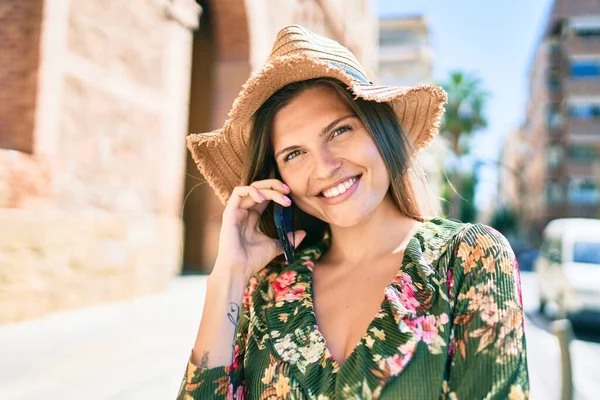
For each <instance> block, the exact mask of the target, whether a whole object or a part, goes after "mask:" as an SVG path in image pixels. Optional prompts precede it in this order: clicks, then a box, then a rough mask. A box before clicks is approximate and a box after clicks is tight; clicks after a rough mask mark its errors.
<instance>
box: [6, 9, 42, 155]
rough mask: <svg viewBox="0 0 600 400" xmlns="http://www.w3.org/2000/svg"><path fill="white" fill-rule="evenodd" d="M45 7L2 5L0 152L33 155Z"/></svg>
mask: <svg viewBox="0 0 600 400" xmlns="http://www.w3.org/2000/svg"><path fill="white" fill-rule="evenodd" d="M42 3H43V1H42V0H4V1H1V2H0V104H2V107H0V148H4V149H12V150H19V151H24V152H31V151H32V147H33V126H34V116H35V103H36V91H37V72H38V63H39V53H40V51H39V43H40V27H41V19H42Z"/></svg>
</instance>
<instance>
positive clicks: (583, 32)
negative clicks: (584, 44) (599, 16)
mask: <svg viewBox="0 0 600 400" xmlns="http://www.w3.org/2000/svg"><path fill="white" fill-rule="evenodd" d="M575 34H576V35H577V36H580V37H584V38H593V37H596V38H597V37H600V27H595V26H588V27H585V28H583V27H580V28H577V29H576V30H575Z"/></svg>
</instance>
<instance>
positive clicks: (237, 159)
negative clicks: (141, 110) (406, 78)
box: [187, 25, 447, 204]
mask: <svg viewBox="0 0 600 400" xmlns="http://www.w3.org/2000/svg"><path fill="white" fill-rule="evenodd" d="M321 77H331V78H336V79H338V80H340V81H342V82H343V83H345V84H346V85H347V86H348V88H349V89H350V90H351V91H352V93H354V95H355V96H356V98H358V97H360V98H362V99H365V100H372V101H377V102H389V103H390V104H391V105H392V107H393V109H394V111H395V113H396V115H397V116H398V120H399V122H400V125H401V126H402V129H403V130H404V132H405V134H406V135H407V136H408V138H409V139H410V140H411V142H412V145H413V147H414V149H415V150H416V151H415V153H418V152H419V150H422V149H423V148H425V147H426V146H427V145H428V144H429V143H430V142H431V140H432V139H433V138H434V137H435V136H436V135H437V133H438V128H439V125H440V120H441V118H442V115H443V113H444V104H445V103H446V102H447V96H446V93H445V92H444V90H443V89H441V88H439V87H437V86H432V85H419V86H414V87H408V88H401V87H394V86H378V85H375V84H373V83H372V82H371V81H370V80H369V79H368V78H367V75H366V74H365V72H364V70H363V68H362V66H361V65H360V63H359V62H358V60H357V59H356V57H355V56H354V54H352V53H351V52H350V50H348V49H347V48H345V47H344V46H342V45H340V44H339V43H337V42H336V41H334V40H331V39H327V38H325V37H323V36H319V35H316V34H314V33H313V32H311V31H309V30H307V29H305V28H303V27H301V26H298V25H291V26H288V27H285V28H283V29H282V30H281V31H279V33H278V35H277V39H276V40H275V45H274V46H273V49H272V50H271V54H270V55H269V58H268V59H267V61H266V63H265V64H264V65H263V67H262V68H261V69H260V70H259V71H257V72H256V73H254V74H253V75H252V76H251V77H250V78H249V79H248V81H246V83H245V84H244V86H243V87H242V90H241V92H240V94H239V95H238V97H237V98H236V99H235V101H234V102H233V106H232V108H231V111H230V112H229V118H228V119H227V121H225V125H224V126H223V128H221V129H218V130H216V131H213V132H209V133H203V134H191V135H189V136H188V138H187V147H188V149H189V150H190V152H191V153H192V157H193V158H194V161H195V162H196V165H197V166H198V169H199V170H200V172H201V173H202V175H203V176H204V177H205V178H206V180H207V181H208V183H209V185H210V186H211V187H212V189H213V190H214V191H215V193H216V194H217V196H218V197H219V199H220V200H221V202H222V203H223V204H225V203H226V202H227V200H228V199H229V196H230V195H231V192H232V190H233V188H234V187H235V186H238V185H240V184H241V181H242V172H243V170H244V166H243V163H244V161H245V159H246V152H247V150H248V141H249V137H250V133H251V130H252V123H253V117H254V113H255V112H256V111H257V110H258V108H259V107H260V106H261V105H262V104H263V103H264V102H265V101H266V100H267V99H268V98H269V97H270V96H271V95H273V94H274V93H275V92H277V90H279V89H281V88H282V87H284V86H286V85H288V84H290V83H293V82H298V81H303V80H307V79H313V78H321Z"/></svg>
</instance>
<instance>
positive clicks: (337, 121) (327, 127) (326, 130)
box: [275, 114, 356, 159]
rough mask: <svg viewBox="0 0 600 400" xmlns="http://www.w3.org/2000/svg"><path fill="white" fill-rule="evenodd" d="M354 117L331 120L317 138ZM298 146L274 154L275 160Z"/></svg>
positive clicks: (352, 115)
mask: <svg viewBox="0 0 600 400" xmlns="http://www.w3.org/2000/svg"><path fill="white" fill-rule="evenodd" d="M355 117H356V116H355V115H354V114H349V115H346V116H344V117H341V118H338V119H336V120H333V121H332V122H331V123H330V124H329V125H327V126H326V127H325V128H323V129H321V133H320V134H319V136H323V135H326V134H327V132H329V131H330V130H332V129H333V127H334V126H336V125H337V124H339V123H340V122H342V121H343V120H345V119H347V118H355ZM299 147H300V146H297V145H293V146H288V147H286V148H284V149H281V150H279V151H278V152H277V154H275V159H277V158H278V157H279V156H280V155H281V154H282V153H285V152H286V151H289V150H295V149H297V148H299Z"/></svg>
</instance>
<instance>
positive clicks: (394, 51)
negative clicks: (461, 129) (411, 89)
mask: <svg viewBox="0 0 600 400" xmlns="http://www.w3.org/2000/svg"><path fill="white" fill-rule="evenodd" d="M379 76H380V78H381V82H382V83H384V84H386V85H391V86H414V85H422V84H432V83H433V82H434V79H433V49H432V48H431V43H430V40H429V26H428V24H427V20H426V18H425V17H423V16H421V15H415V16H401V17H385V18H381V19H380V20H379ZM447 151H448V146H447V144H446V142H445V140H444V139H443V138H442V137H437V138H436V139H435V140H434V141H433V142H432V144H431V145H430V147H429V148H428V149H427V150H426V151H424V152H423V153H421V155H420V156H419V159H418V161H419V164H420V166H421V167H422V169H423V171H424V173H425V175H426V178H427V179H426V185H425V187H424V188H422V186H423V185H421V184H420V182H416V187H417V191H418V194H419V195H420V196H421V198H422V201H421V204H422V205H423V212H424V213H425V214H428V215H436V214H438V213H439V212H440V211H441V192H442V184H443V180H442V179H443V167H444V165H443V163H441V162H440V160H444V159H446V157H445V154H446V152H447ZM422 189H426V191H425V192H422ZM427 200H430V201H427Z"/></svg>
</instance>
